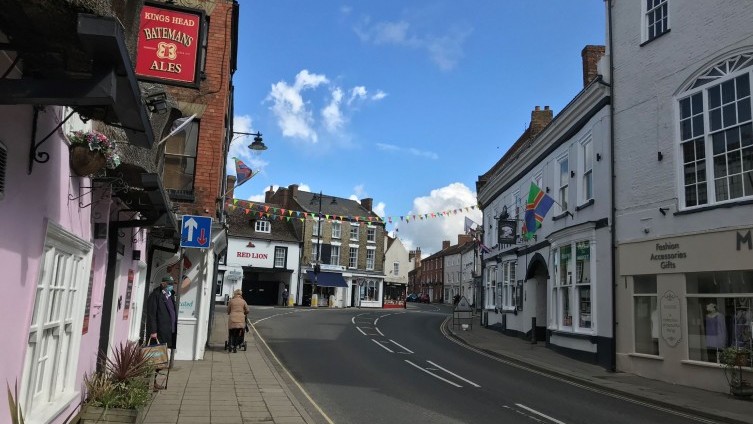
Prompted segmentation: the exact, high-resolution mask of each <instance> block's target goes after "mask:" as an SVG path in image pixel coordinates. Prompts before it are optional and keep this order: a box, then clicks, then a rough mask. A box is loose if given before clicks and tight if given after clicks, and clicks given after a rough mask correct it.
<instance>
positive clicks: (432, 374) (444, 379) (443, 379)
mask: <svg viewBox="0 0 753 424" xmlns="http://www.w3.org/2000/svg"><path fill="white" fill-rule="evenodd" d="M405 362H407V363H409V364H411V365H413V366H414V367H416V368H418V369H420V370H421V371H423V372H425V373H427V374H429V375H431V376H432V377H436V378H438V379H440V380H442V381H444V382H445V383H447V384H450V385H453V386H455V387H463V386H461V385H459V384H455V383H453V382H452V381H450V380H448V379H446V378H444V377H442V376H439V375H436V374H434V373H433V372H431V371H429V370H427V369H424V368H423V367H420V366H418V365H416V364H414V363H413V362H411V361H409V360H407V359H406V360H405Z"/></svg>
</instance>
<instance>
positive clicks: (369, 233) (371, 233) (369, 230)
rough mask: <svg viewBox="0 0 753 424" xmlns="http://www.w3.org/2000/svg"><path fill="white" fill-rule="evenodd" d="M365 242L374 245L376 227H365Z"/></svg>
mask: <svg viewBox="0 0 753 424" xmlns="http://www.w3.org/2000/svg"><path fill="white" fill-rule="evenodd" d="M366 241H367V242H369V243H376V227H372V226H368V227H366Z"/></svg>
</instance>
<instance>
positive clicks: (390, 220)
mask: <svg viewBox="0 0 753 424" xmlns="http://www.w3.org/2000/svg"><path fill="white" fill-rule="evenodd" d="M226 205H227V207H228V209H229V210H230V211H231V212H234V211H236V210H241V211H242V212H243V213H244V214H246V215H254V216H258V217H259V218H267V219H272V220H280V221H290V220H295V219H297V220H299V221H301V222H303V221H305V220H306V218H308V216H309V215H311V217H312V218H314V219H317V218H321V219H323V220H325V221H327V222H330V221H335V222H357V223H360V224H367V225H368V224H369V223H379V224H396V223H401V222H404V223H406V224H407V223H411V222H415V221H417V220H418V221H422V220H428V219H436V218H447V217H449V216H452V215H457V214H458V213H459V212H460V213H462V212H470V211H472V210H474V209H476V205H471V206H465V207H462V208H458V209H451V210H446V211H437V212H430V213H424V214H412V215H399V216H386V217H380V216H355V215H353V216H351V215H347V216H346V215H330V214H321V216H317V214H316V213H311V212H304V211H296V210H292V209H283V208H277V207H274V206H269V205H264V204H259V203H255V202H251V201H248V200H240V199H233V200H232V202H228V203H227V204H226Z"/></svg>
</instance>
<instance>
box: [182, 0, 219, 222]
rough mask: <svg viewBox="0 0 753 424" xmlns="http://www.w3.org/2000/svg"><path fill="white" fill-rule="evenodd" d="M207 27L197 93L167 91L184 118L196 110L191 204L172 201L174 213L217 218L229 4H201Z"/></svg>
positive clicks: (213, 2) (214, 2) (187, 89)
mask: <svg viewBox="0 0 753 424" xmlns="http://www.w3.org/2000/svg"><path fill="white" fill-rule="evenodd" d="M201 4H203V5H205V9H206V10H207V14H211V15H210V22H211V23H210V25H209V34H208V45H207V60H206V68H205V74H206V79H204V80H203V81H201V85H200V87H199V89H198V90H196V89H192V88H182V87H170V88H169V92H170V95H171V96H172V97H173V98H174V99H176V100H177V101H178V104H179V107H180V108H181V110H182V111H183V112H184V115H188V114H191V113H193V111H196V110H199V111H202V110H203V112H202V113H200V114H199V116H197V119H198V120H199V143H198V147H197V154H196V173H195V177H194V201H193V202H185V201H174V202H173V203H174V204H175V205H176V206H177V207H178V213H180V214H191V215H205V216H214V217H216V216H217V211H218V206H219V204H218V202H217V198H218V197H221V195H222V193H220V190H221V189H222V182H223V179H224V177H225V155H226V152H225V143H224V141H225V131H226V126H227V123H226V121H225V115H226V111H227V110H228V105H229V101H230V91H229V87H230V83H229V80H230V51H231V50H232V49H231V47H232V46H231V44H232V28H231V26H232V2H230V1H227V0H219V1H212V2H210V1H205V2H202V3H201Z"/></svg>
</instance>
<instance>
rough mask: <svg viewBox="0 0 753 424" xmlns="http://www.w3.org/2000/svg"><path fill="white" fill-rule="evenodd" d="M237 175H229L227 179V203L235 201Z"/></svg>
mask: <svg viewBox="0 0 753 424" xmlns="http://www.w3.org/2000/svg"><path fill="white" fill-rule="evenodd" d="M235 178H236V177H235V175H228V176H227V178H226V179H225V181H226V184H227V194H226V195H225V201H226V202H227V201H231V202H232V201H233V192H234V191H235Z"/></svg>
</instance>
